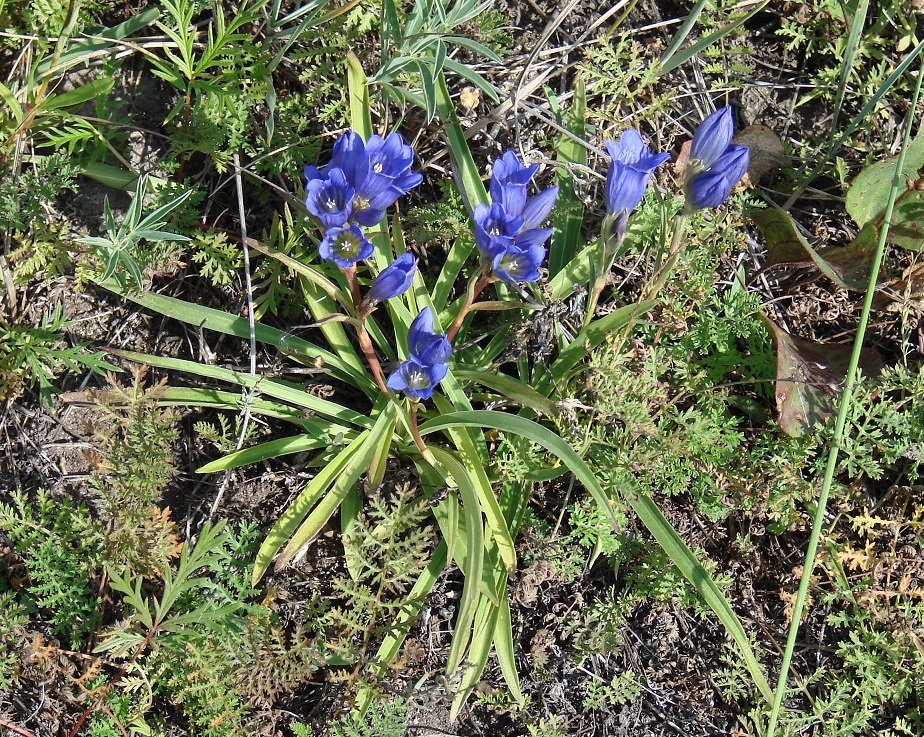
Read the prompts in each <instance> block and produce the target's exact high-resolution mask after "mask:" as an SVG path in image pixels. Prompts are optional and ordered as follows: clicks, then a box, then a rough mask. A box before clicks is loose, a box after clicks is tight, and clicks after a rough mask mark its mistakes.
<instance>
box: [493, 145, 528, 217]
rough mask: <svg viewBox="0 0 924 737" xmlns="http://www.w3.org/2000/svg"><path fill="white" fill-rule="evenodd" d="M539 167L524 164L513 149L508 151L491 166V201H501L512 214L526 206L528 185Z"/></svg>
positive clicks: (517, 212)
mask: <svg viewBox="0 0 924 737" xmlns="http://www.w3.org/2000/svg"><path fill="white" fill-rule="evenodd" d="M538 169H539V166H538V165H537V164H533V165H532V166H523V164H521V163H520V160H519V159H518V158H517V155H516V154H515V153H514V152H513V151H506V152H505V153H504V155H503V156H501V157H500V158H499V159H498V160H497V161H495V162H494V165H493V166H492V167H491V187H490V190H491V202H494V203H499V204H500V205H502V206H503V208H504V210H505V211H506V212H507V213H508V214H509V215H511V216H513V215H519V214H520V213H521V212H522V211H523V208H524V207H525V206H526V187H527V185H528V184H529V180H530V179H532V178H533V175H534V174H535V173H536V171H537V170H538Z"/></svg>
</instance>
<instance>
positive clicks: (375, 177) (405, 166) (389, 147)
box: [305, 131, 423, 226]
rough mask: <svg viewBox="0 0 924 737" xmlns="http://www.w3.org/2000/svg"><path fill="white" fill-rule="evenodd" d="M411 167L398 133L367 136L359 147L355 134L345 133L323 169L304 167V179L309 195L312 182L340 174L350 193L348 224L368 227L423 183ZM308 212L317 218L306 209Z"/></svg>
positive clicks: (408, 149)
mask: <svg viewBox="0 0 924 737" xmlns="http://www.w3.org/2000/svg"><path fill="white" fill-rule="evenodd" d="M413 163H414V150H413V149H412V148H411V147H410V146H408V145H407V144H405V142H404V139H403V138H402V137H401V134H400V133H396V132H393V133H389V134H388V136H386V137H385V138H382V137H381V136H371V137H370V138H369V141H368V142H367V143H363V139H362V138H361V137H360V135H359V134H358V133H356V132H355V131H347V132H346V133H344V134H343V135H342V136H340V138H338V139H337V142H336V143H335V144H334V151H333V155H332V156H331V160H330V162H329V163H328V164H327V165H326V166H324V167H321V168H320V169H318V168H317V167H314V166H311V165H308V166H306V167H305V179H306V180H307V181H308V189H309V192H310V191H311V189H312V186H313V185H312V183H313V182H316V181H325V180H330V179H331V177H332V175H333V173H334V172H335V171H337V170H339V171H341V172H342V173H343V176H344V179H345V181H346V183H347V186H348V187H349V188H351V189H352V195H351V201H350V206H351V207H350V212H349V221H350V222H354V223H358V224H359V225H365V226H372V225H375V224H376V223H378V222H379V221H380V220H381V219H382V218H383V217H384V216H385V210H386V208H388V207H391V205H393V204H394V203H395V201H397V199H398V198H399V197H401V196H402V195H405V194H407V193H408V192H410V191H411V190H412V189H413V188H414V187H416V186H417V185H418V184H420V183H421V182H422V181H423V177H422V176H421V175H420V173H419V172H414V171H412V170H411V166H412V164H413ZM315 186H316V185H315ZM309 211H310V212H311V213H312V214H313V215H315V216H317V213H315V212H314V211H313V210H312V209H311V208H310V207H309ZM341 224H342V223H341Z"/></svg>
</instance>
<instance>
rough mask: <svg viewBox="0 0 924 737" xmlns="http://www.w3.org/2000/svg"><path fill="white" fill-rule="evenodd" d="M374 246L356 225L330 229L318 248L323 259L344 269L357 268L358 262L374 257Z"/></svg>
mask: <svg viewBox="0 0 924 737" xmlns="http://www.w3.org/2000/svg"><path fill="white" fill-rule="evenodd" d="M373 250H374V248H373V245H372V244H371V243H370V242H369V241H368V240H367V239H366V236H364V235H363V232H362V231H361V230H360V229H359V228H358V227H357V226H355V225H345V226H343V227H337V228H328V229H327V232H326V233H325V234H324V240H322V241H321V244H320V245H319V246H318V253H319V254H320V256H321V258H323V259H327V260H328V261H333V262H334V263H335V264H337V266H339V267H340V268H342V269H348V268H350V267H351V266H355V265H356V262H357V261H362V260H363V259H367V258H369V257H370V256H371V255H372V251H373Z"/></svg>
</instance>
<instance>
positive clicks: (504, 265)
mask: <svg viewBox="0 0 924 737" xmlns="http://www.w3.org/2000/svg"><path fill="white" fill-rule="evenodd" d="M550 235H551V234H550ZM544 259H545V248H543V247H542V246H539V245H534V246H531V245H528V244H525V245H523V246H522V247H521V246H519V245H517V244H516V243H514V244H513V245H511V246H508V247H507V249H506V250H505V251H504V252H503V253H499V254H497V255H496V256H495V257H494V261H493V262H492V264H491V266H492V271H493V272H494V275H495V276H497V277H499V278H500V279H502V280H503V281H505V282H507V283H508V284H516V283H517V282H524V281H536V280H537V279H538V278H539V266H540V264H541V263H542V261H543V260H544Z"/></svg>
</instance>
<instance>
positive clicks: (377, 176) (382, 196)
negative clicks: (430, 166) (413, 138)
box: [356, 132, 423, 210]
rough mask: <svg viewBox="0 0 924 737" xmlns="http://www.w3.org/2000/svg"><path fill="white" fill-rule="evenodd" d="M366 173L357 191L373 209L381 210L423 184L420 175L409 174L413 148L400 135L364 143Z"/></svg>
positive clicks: (414, 172)
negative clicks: (366, 162) (366, 161)
mask: <svg viewBox="0 0 924 737" xmlns="http://www.w3.org/2000/svg"><path fill="white" fill-rule="evenodd" d="M366 156H367V157H368V170H367V171H366V176H365V178H364V179H363V181H362V182H361V183H360V184H359V185H358V186H357V188H356V190H357V192H358V194H359V196H360V197H362V198H364V199H367V200H368V201H369V204H370V206H371V207H373V208H377V209H381V210H384V209H385V208H387V207H391V206H392V205H393V204H394V203H395V202H396V201H397V199H398V198H399V197H401V196H402V195H406V194H407V193H408V192H410V191H411V190H412V189H414V187H416V186H417V185H418V184H420V183H421V182H422V181H423V175H421V174H420V172H416V171H412V170H411V166H412V165H413V164H414V149H412V148H411V147H410V146H409V145H407V144H406V143H405V142H404V139H403V138H402V137H401V134H400V133H395V132H393V133H389V134H388V135H387V136H386V137H385V138H382V137H381V136H372V137H371V138H370V139H369V140H368V142H367V143H366Z"/></svg>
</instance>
